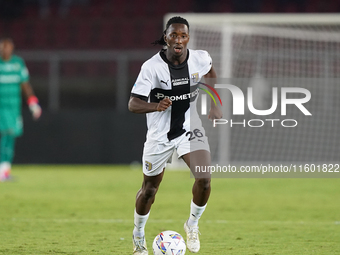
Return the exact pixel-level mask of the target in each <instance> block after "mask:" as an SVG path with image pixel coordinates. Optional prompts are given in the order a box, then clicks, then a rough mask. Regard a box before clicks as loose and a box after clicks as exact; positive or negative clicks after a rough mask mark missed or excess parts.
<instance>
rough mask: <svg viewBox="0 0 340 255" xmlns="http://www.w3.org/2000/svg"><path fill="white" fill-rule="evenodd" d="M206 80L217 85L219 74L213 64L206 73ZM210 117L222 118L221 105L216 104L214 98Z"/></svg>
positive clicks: (211, 84) (213, 85)
mask: <svg viewBox="0 0 340 255" xmlns="http://www.w3.org/2000/svg"><path fill="white" fill-rule="evenodd" d="M204 79H205V81H206V82H207V83H208V84H209V85H210V86H212V87H215V84H216V81H217V74H216V71H215V69H214V67H213V66H211V68H210V71H209V72H208V73H207V74H206V75H204ZM208 118H209V119H212V120H213V119H220V118H222V111H221V109H220V108H219V107H217V106H216V105H215V103H214V102H213V100H211V102H210V111H209V116H208Z"/></svg>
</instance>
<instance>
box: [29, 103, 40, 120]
mask: <svg viewBox="0 0 340 255" xmlns="http://www.w3.org/2000/svg"><path fill="white" fill-rule="evenodd" d="M28 107H29V109H30V111H31V113H32V116H33V119H34V120H37V119H39V118H40V116H41V113H42V110H41V107H40V105H39V104H30V105H29V106H28Z"/></svg>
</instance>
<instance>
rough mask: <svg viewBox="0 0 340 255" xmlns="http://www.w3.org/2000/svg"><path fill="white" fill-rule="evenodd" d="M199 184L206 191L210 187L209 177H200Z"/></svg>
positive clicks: (197, 181)
mask: <svg viewBox="0 0 340 255" xmlns="http://www.w3.org/2000/svg"><path fill="white" fill-rule="evenodd" d="M196 183H197V185H198V186H199V187H200V189H201V190H203V191H206V190H209V189H210V179H208V178H200V179H197V180H196Z"/></svg>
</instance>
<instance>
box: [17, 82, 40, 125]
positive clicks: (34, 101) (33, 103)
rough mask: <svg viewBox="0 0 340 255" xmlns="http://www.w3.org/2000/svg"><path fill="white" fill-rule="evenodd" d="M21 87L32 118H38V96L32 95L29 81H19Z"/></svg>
mask: <svg viewBox="0 0 340 255" xmlns="http://www.w3.org/2000/svg"><path fill="white" fill-rule="evenodd" d="M21 89H22V92H23V94H24V96H25V98H26V102H27V104H28V107H29V109H30V111H31V112H32V115H33V118H34V119H35V120H37V119H39V117H40V116H41V112H42V111H41V107H40V105H39V100H38V98H37V97H36V96H35V95H34V92H33V89H32V86H31V84H30V83H29V82H23V83H21Z"/></svg>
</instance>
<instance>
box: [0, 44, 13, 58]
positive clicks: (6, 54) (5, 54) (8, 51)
mask: <svg viewBox="0 0 340 255" xmlns="http://www.w3.org/2000/svg"><path fill="white" fill-rule="evenodd" d="M13 49H14V45H13V43H12V42H11V41H2V42H1V43H0V54H1V57H2V58H4V59H9V58H10V57H11V56H12V53H13Z"/></svg>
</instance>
